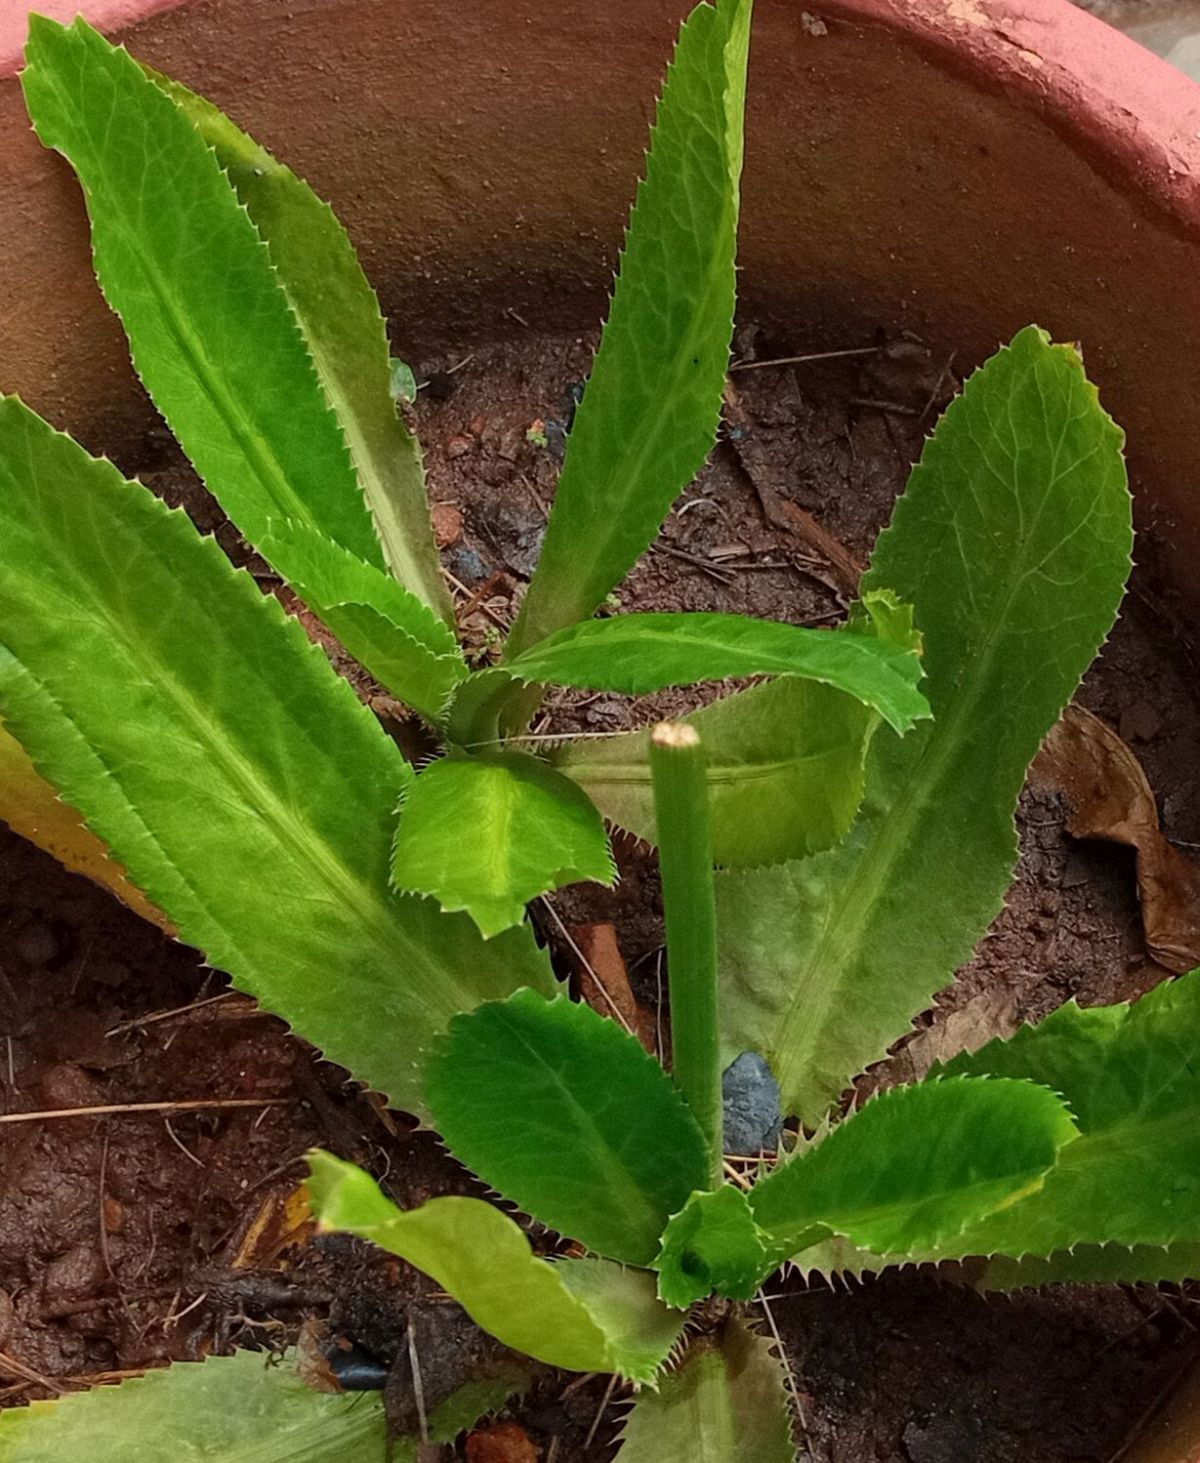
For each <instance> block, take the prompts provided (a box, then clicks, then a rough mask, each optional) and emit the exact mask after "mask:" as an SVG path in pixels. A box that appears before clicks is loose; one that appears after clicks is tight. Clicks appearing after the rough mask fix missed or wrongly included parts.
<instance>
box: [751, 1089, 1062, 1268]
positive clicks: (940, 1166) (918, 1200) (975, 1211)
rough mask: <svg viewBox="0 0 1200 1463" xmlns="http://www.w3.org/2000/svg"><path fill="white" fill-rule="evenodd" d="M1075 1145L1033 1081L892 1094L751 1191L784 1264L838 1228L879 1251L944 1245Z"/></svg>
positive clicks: (1029, 1186) (1032, 1184)
mask: <svg viewBox="0 0 1200 1463" xmlns="http://www.w3.org/2000/svg"><path fill="white" fill-rule="evenodd" d="M1075 1137H1076V1128H1075V1125H1074V1123H1073V1122H1072V1121H1071V1116H1070V1113H1069V1112H1068V1111H1067V1109H1066V1107H1065V1106H1064V1105H1063V1103H1062V1102H1061V1101H1060V1100H1059V1098H1058V1097H1057V1096H1056V1095H1055V1094H1054V1093H1053V1092H1051V1091H1050V1090H1049V1089H1048V1088H1046V1087H1040V1086H1038V1085H1037V1084H1036V1083H1034V1082H1020V1081H1006V1080H992V1081H986V1080H981V1079H979V1078H975V1079H969V1078H960V1079H958V1080H957V1081H949V1080H947V1081H942V1082H926V1083H922V1084H921V1085H920V1086H917V1087H894V1088H892V1089H891V1090H890V1091H888V1092H885V1093H883V1094H882V1095H881V1096H879V1097H877V1098H875V1099H874V1100H873V1101H872V1102H868V1103H867V1104H866V1106H865V1107H863V1108H861V1109H859V1111H858V1112H856V1113H854V1114H853V1115H852V1116H851V1117H849V1118H847V1119H846V1120H845V1122H843V1123H839V1124H838V1126H837V1127H836V1128H835V1129H834V1130H833V1132H832V1133H831V1134H830V1135H829V1136H828V1137H827V1138H825V1139H824V1140H823V1141H822V1142H819V1143H817V1144H816V1145H815V1146H814V1147H812V1148H810V1149H808V1150H807V1152H805V1153H803V1154H802V1155H800V1156H799V1157H797V1158H794V1159H792V1160H791V1161H790V1162H788V1163H785V1164H783V1165H782V1166H781V1167H780V1168H777V1169H776V1170H775V1172H774V1173H772V1174H771V1175H769V1177H767V1178H765V1179H763V1180H762V1181H761V1182H760V1183H758V1184H756V1185H755V1187H754V1188H753V1189H752V1190H751V1193H750V1208H751V1210H752V1211H753V1213H754V1218H755V1222H756V1223H757V1224H758V1227H759V1229H760V1230H763V1231H764V1232H765V1233H766V1235H767V1236H768V1239H769V1240H770V1241H771V1242H773V1243H774V1245H775V1246H776V1251H777V1253H776V1260H777V1261H778V1260H780V1259H787V1258H790V1257H791V1256H792V1255H795V1254H798V1253H799V1252H800V1251H801V1250H802V1249H804V1248H805V1247H806V1246H808V1245H810V1244H812V1243H814V1242H815V1241H816V1240H818V1239H820V1238H822V1237H823V1234H824V1232H826V1231H832V1232H833V1233H836V1234H842V1235H845V1236H846V1237H847V1238H849V1239H850V1240H852V1241H853V1242H854V1243H855V1244H856V1245H862V1246H864V1247H865V1248H866V1249H869V1250H874V1251H876V1252H877V1253H880V1254H890V1253H893V1252H899V1253H905V1252H907V1251H911V1250H913V1249H921V1248H925V1247H930V1246H934V1245H937V1244H939V1243H940V1242H941V1241H942V1240H943V1239H949V1238H952V1237H953V1236H955V1235H957V1234H959V1233H960V1232H961V1231H962V1229H963V1228H964V1227H965V1226H966V1225H967V1224H970V1223H972V1222H973V1221H975V1220H978V1219H980V1218H982V1217H983V1216H985V1215H988V1214H991V1213H993V1212H994V1211H995V1210H997V1209H1001V1208H1003V1207H1005V1206H1008V1205H1011V1204H1013V1203H1015V1202H1016V1201H1017V1200H1019V1199H1020V1198H1021V1197H1022V1196H1023V1195H1025V1194H1028V1193H1032V1192H1034V1191H1036V1190H1037V1189H1039V1188H1040V1187H1041V1185H1042V1182H1043V1180H1044V1179H1045V1176H1046V1174H1047V1173H1048V1172H1049V1171H1050V1170H1051V1169H1052V1168H1053V1166H1054V1164H1055V1162H1056V1161H1064V1160H1063V1157H1062V1155H1060V1150H1062V1149H1064V1148H1065V1149H1066V1156H1067V1157H1069V1154H1070V1148H1069V1145H1070V1144H1071V1143H1072V1141H1073V1140H1074V1139H1075Z"/></svg>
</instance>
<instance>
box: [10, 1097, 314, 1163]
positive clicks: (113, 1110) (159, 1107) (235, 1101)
mask: <svg viewBox="0 0 1200 1463" xmlns="http://www.w3.org/2000/svg"><path fill="white" fill-rule="evenodd" d="M291 1105H292V1099H291V1098H290V1097H201V1098H195V1099H193V1100H190V1101H184V1102H115V1103H109V1104H107V1105H106V1106H103V1107H54V1108H47V1109H46V1110H45V1111H44V1112H7V1113H0V1123H37V1122H45V1121H49V1120H50V1119H52V1118H107V1117H120V1116H125V1115H127V1114H131V1113H147V1112H214V1111H218V1112H219V1111H225V1110H227V1109H231V1108H238V1107H290V1106H291ZM198 1161H199V1160H197V1162H198Z"/></svg>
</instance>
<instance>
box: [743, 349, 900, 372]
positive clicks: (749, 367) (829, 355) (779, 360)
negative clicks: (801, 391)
mask: <svg viewBox="0 0 1200 1463" xmlns="http://www.w3.org/2000/svg"><path fill="white" fill-rule="evenodd" d="M878 354H879V347H878V346H877V345H859V346H854V347H852V348H851V349H850V350H840V351H811V352H810V353H809V354H808V355H805V356H777V357H776V358H775V359H774V360H771V361H737V362H736V363H735V364H734V365H732V366H730V368H729V369H730V371H765V370H766V369H767V367H768V366H802V365H804V363H805V362H806V361H840V360H844V359H845V358H846V357H847V356H877V355H878Z"/></svg>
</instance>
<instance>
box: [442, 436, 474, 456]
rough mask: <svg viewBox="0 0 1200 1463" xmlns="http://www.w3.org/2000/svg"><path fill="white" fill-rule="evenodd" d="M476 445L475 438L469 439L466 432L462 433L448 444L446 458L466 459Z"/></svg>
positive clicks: (452, 438)
mask: <svg viewBox="0 0 1200 1463" xmlns="http://www.w3.org/2000/svg"><path fill="white" fill-rule="evenodd" d="M474 445H475V438H474V437H468V436H467V435H466V433H465V432H460V433H459V434H458V435H457V436H455V437H451V438H450V440H449V441H448V442H447V443H446V456H447V457H450V458H454V457H465V456H466V455H467V453H468V452H470V450H471V448H472V447H474Z"/></svg>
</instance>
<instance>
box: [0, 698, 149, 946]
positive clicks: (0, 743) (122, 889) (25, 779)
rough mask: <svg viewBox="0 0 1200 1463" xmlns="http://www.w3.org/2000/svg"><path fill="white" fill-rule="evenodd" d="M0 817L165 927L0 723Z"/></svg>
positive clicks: (145, 916) (137, 890)
mask: <svg viewBox="0 0 1200 1463" xmlns="http://www.w3.org/2000/svg"><path fill="white" fill-rule="evenodd" d="M0 819H3V820H4V822H5V823H7V824H8V826H9V827H10V828H11V829H12V830H13V832H14V833H19V834H20V835H21V837H22V838H28V839H29V841H30V843H36V844H37V846H38V847H39V848H41V849H44V850H45V851H46V852H47V853H49V854H53V855H54V857H55V858H56V859H57V860H58V861H59V863H60V864H64V865H65V866H66V867H67V868H68V869H70V870H71V872H72V873H73V874H84V875H86V877H87V878H89V879H94V880H95V881H96V883H97V884H103V885H104V886H105V887H106V888H107V889H111V890H112V892H113V893H114V894H115V895H116V896H117V898H118V899H120V900H121V901H122V903H124V904H127V905H128V906H129V907H130V909H132V910H135V911H136V912H137V913H138V914H140V915H141V916H142V918H143V919H148V920H150V921H152V922H153V923H154V924H157V925H161V926H162V927H163V928H164V929H167V930H169V929H170V921H169V920H168V919H167V917H166V916H165V915H164V914H163V913H162V911H161V910H158V909H155V908H154V906H153V905H152V904H151V903H150V901H149V900H148V899H147V898H146V896H145V895H144V894H143V893H142V891H141V890H140V889H136V888H134V886H133V885H132V884H131V883H130V882H129V880H128V878H127V877H126V875H125V870H124V869H122V867H121V866H120V864H118V863H117V862H116V860H115V859H114V858H113V857H112V855H111V854H110V853H109V851H108V849H107V848H105V846H104V844H103V842H102V841H101V840H100V839H99V838H97V837H96V835H95V834H94V833H93V832H92V831H91V829H90V828H89V827H88V826H87V824H86V823H85V822H84V821H83V818H82V816H81V815H80V814H79V813H77V812H76V811H75V809H74V808H72V807H69V806H68V805H67V804H66V803H64V802H63V800H62V798H60V797H59V795H58V793H57V792H56V791H55V789H54V788H53V787H51V786H50V784H49V783H48V782H47V781H46V779H45V778H44V777H41V776H39V774H38V770H37V768H36V767H35V766H34V765H33V763H32V762H31V761H30V760H29V754H28V753H27V752H26V750H25V748H24V747H23V746H21V744H20V742H18V741H17V740H16V738H15V737H13V736H11V735H10V734H9V732H8V731H7V729H6V728H5V726H4V724H3V723H2V722H0Z"/></svg>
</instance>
